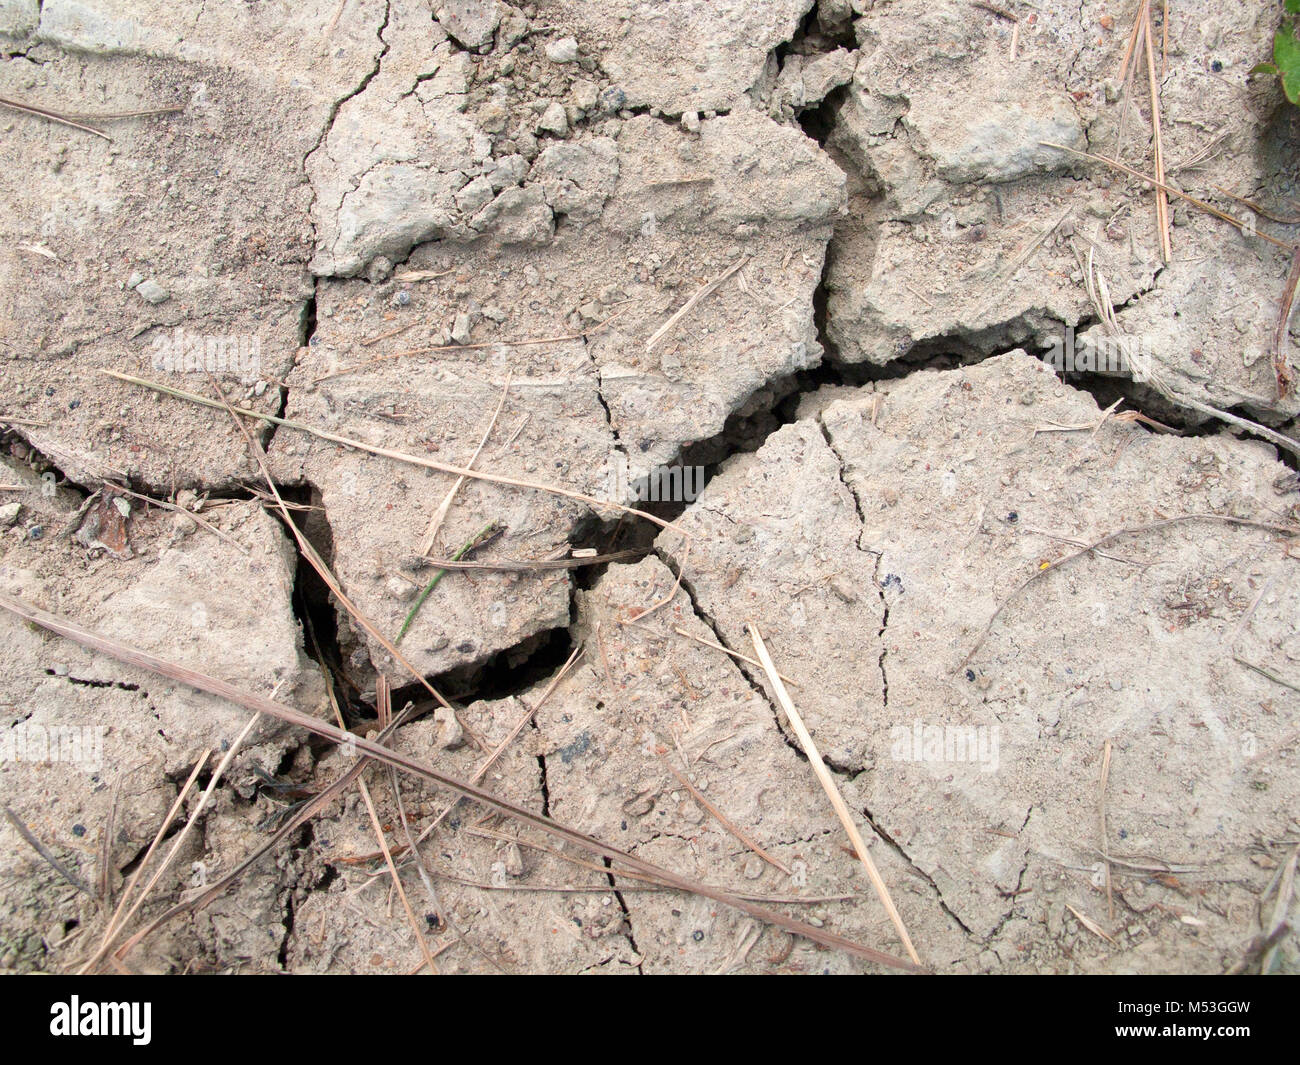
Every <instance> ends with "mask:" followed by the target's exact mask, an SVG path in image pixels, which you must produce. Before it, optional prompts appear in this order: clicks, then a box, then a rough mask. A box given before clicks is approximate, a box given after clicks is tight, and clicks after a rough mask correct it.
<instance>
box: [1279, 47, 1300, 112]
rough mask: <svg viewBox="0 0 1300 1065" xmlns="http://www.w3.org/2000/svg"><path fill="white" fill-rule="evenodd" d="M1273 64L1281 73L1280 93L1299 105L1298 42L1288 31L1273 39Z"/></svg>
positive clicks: (1299, 70) (1299, 68) (1299, 62)
mask: <svg viewBox="0 0 1300 1065" xmlns="http://www.w3.org/2000/svg"><path fill="white" fill-rule="evenodd" d="M1273 62H1274V63H1276V64H1277V66H1278V69H1279V70H1280V71H1281V72H1282V91H1283V92H1284V93H1286V98H1287V99H1288V100H1290V101H1291V102H1292V103H1293V104H1300V40H1296V37H1295V34H1293V33H1292V32H1291V31H1290V30H1289V29H1282V30H1278V31H1277V33H1276V34H1275V35H1274V37H1273Z"/></svg>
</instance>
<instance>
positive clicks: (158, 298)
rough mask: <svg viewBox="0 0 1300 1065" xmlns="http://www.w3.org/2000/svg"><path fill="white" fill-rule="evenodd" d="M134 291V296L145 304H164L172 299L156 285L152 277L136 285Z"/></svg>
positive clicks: (163, 289) (160, 286)
mask: <svg viewBox="0 0 1300 1065" xmlns="http://www.w3.org/2000/svg"><path fill="white" fill-rule="evenodd" d="M135 291H136V294H137V295H138V296H139V297H140V298H141V299H142V300H144V301H146V302H147V303H166V302H167V301H168V300H169V299H171V298H172V294H171V293H170V292H168V291H167V290H166V289H165V288H163V287H162V285H160V284H158V282H157V281H155V280H154V279H153V278H152V277H150V278H147V279H146V280H144V281H141V282H140V283H139V284H138V285H136V286H135Z"/></svg>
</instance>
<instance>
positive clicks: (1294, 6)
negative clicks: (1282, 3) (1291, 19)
mask: <svg viewBox="0 0 1300 1065" xmlns="http://www.w3.org/2000/svg"><path fill="white" fill-rule="evenodd" d="M1286 13H1287V14H1288V15H1300V0H1286Z"/></svg>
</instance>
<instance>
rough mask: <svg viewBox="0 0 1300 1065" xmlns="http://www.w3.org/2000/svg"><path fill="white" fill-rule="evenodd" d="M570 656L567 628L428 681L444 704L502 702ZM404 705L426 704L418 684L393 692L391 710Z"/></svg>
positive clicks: (426, 697)
mask: <svg viewBox="0 0 1300 1065" xmlns="http://www.w3.org/2000/svg"><path fill="white" fill-rule="evenodd" d="M572 653H573V634H572V633H571V632H570V630H569V629H568V628H559V629H548V630H547V631H545V632H540V633H537V634H536V635H535V636H530V637H528V638H527V639H525V640H523V641H521V642H520V643H517V644H515V645H514V646H513V647H507V648H505V649H504V650H502V651H498V652H497V653H496V654H494V655H492V656H490V657H489V658H487V659H486V660H484V661H481V662H474V663H470V664H468V665H464V666H457V667H456V668H455V669H450V670H448V671H447V672H445V673H439V674H438V675H437V676H435V677H432V678H430V683H431V684H432V685H433V686H434V687H435V688H437V689H438V691H440V692H441V693H442V694H443V695H444V696H445V697H446V698H447V699H448V700H450V701H452V702H455V703H462V704H463V703H472V702H477V701H478V700H480V699H505V698H508V697H510V696H512V695H519V694H521V693H522V692H525V691H528V690H529V689H530V688H532V687H534V686H535V685H537V684H539V683H541V682H543V681H545V680H547V679H548V678H550V677H552V676H553V675H554V674H555V672H556V670H558V669H559V668H560V667H561V666H562V665H564V663H565V661H566V660H567V659H568V657H569V655H570V654H572ZM408 702H413V703H415V705H416V707H417V709H418V708H419V707H420V706H421V704H422V703H428V702H429V693H428V692H427V691H426V690H425V689H424V686H423V685H421V684H416V683H411V684H408V685H405V686H404V687H402V688H398V689H396V690H395V691H394V692H393V708H394V709H395V710H400V709H401V708H402V707H403V706H405V705H406V703H408Z"/></svg>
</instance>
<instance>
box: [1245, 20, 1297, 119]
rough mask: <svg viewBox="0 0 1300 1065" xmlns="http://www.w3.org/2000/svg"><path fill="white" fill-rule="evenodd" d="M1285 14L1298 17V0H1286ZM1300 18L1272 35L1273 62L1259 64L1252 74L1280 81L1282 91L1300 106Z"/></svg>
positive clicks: (1284, 25)
mask: <svg viewBox="0 0 1300 1065" xmlns="http://www.w3.org/2000/svg"><path fill="white" fill-rule="evenodd" d="M1285 6H1286V13H1287V14H1288V15H1300V0H1286V4H1285ZM1297 30H1300V18H1297V19H1291V20H1290V21H1289V22H1287V23H1284V24H1283V25H1282V26H1281V27H1280V28H1279V29H1278V31H1277V33H1275V34H1274V35H1273V62H1271V63H1260V64H1259V66H1257V67H1255V68H1254V70H1252V71H1251V73H1252V74H1274V75H1276V76H1277V77H1279V78H1281V79H1282V91H1283V92H1284V93H1286V98H1287V99H1288V100H1290V101H1291V102H1292V103H1293V104H1296V105H1298V106H1300V37H1297V35H1296V34H1297Z"/></svg>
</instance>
